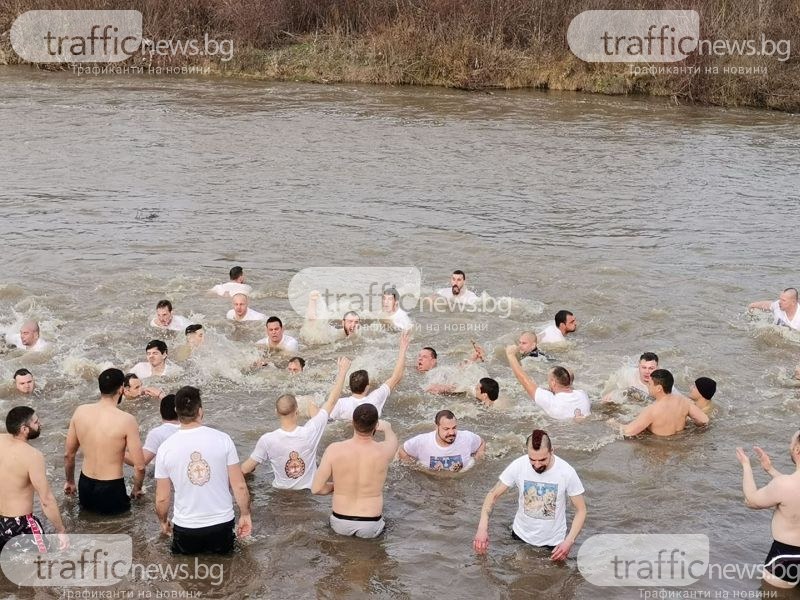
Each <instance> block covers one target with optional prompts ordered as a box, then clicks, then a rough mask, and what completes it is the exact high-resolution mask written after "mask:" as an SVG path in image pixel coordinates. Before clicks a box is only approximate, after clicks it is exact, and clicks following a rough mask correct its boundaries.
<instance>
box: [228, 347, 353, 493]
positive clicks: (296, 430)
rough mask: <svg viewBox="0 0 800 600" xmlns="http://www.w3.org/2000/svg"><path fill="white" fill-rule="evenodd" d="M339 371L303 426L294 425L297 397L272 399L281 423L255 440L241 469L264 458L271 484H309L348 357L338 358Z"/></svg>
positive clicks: (284, 486) (292, 487) (249, 470)
mask: <svg viewBox="0 0 800 600" xmlns="http://www.w3.org/2000/svg"><path fill="white" fill-rule="evenodd" d="M338 366H339V372H338V374H337V376H336V381H335V382H334V384H333V388H332V389H331V392H330V394H329V395H328V399H327V400H326V401H325V404H323V405H322V407H321V408H320V409H319V410H317V409H316V406H314V407H312V410H313V411H315V412H316V414H315V415H313V416H312V417H311V419H309V420H308V422H307V423H306V424H305V425H302V426H300V425H298V424H297V416H298V415H297V399H296V398H295V397H294V396H293V395H291V394H284V395H282V396H281V397H280V398H278V400H277V402H275V410H276V411H277V413H278V418H279V419H280V423H281V426H280V428H279V429H276V430H275V431H271V432H270V433H265V434H264V435H263V436H261V438H260V439H259V440H258V442H257V443H256V448H255V450H253V453H252V454H251V455H250V458H248V459H247V460H245V461H244V462H243V463H242V472H243V473H244V474H245V475H247V474H249V473H252V472H253V471H254V470H255V468H256V467H257V466H258V465H260V464H261V463H263V462H265V461H269V462H270V464H271V465H272V470H273V471H274V473H275V478H274V479H273V481H272V487H276V488H280V489H284V490H304V489H309V488H310V487H311V481H312V480H313V479H314V473H315V472H316V470H317V447H318V446H319V442H320V440H321V439H322V434H323V433H324V432H325V426H326V425H327V424H328V415H329V414H330V413H331V411H332V410H333V407H334V406H336V402H337V401H338V400H339V396H341V395H342V388H343V387H344V378H345V377H346V376H347V370H348V369H349V368H350V359H349V358H345V357H341V358H339V363H338ZM312 405H313V402H312Z"/></svg>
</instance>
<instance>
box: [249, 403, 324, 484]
mask: <svg viewBox="0 0 800 600" xmlns="http://www.w3.org/2000/svg"><path fill="white" fill-rule="evenodd" d="M327 424H328V412H327V411H326V410H324V409H322V410H320V411H319V412H318V413H317V414H316V415H314V416H313V417H311V418H310V419H309V420H308V422H306V424H305V425H303V426H301V427H296V428H295V429H294V430H293V431H286V430H285V429H276V430H275V431H270V432H269V433H265V434H264V435H262V436H261V438H259V440H258V442H257V443H256V448H255V450H253V453H252V454H251V455H250V458H252V459H253V460H254V461H256V462H257V463H258V464H261V463H263V462H265V461H269V462H270V464H271V465H272V470H273V471H275V479H273V480H272V486H273V487H276V488H280V489H282V490H304V489H310V488H311V482H312V481H313V479H314V473H315V472H316V470H317V446H319V441H320V440H321V439H322V434H323V433H324V432H325V426H326V425H327Z"/></svg>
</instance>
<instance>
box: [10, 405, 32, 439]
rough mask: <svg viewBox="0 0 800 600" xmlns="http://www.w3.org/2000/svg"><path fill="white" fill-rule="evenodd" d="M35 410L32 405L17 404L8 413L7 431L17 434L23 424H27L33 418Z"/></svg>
mask: <svg viewBox="0 0 800 600" xmlns="http://www.w3.org/2000/svg"><path fill="white" fill-rule="evenodd" d="M34 413H36V411H35V410H33V409H32V408H31V407H30V406H15V407H14V408H12V409H11V410H10V411H8V415H6V431H8V433H10V434H11V435H17V434H18V433H19V430H20V429H22V426H23V425H27V424H28V421H30V420H31V418H32V417H33V415H34Z"/></svg>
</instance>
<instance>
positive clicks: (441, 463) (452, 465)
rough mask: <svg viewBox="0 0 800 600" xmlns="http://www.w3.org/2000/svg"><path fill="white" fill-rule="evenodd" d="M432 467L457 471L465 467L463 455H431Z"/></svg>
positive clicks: (437, 469)
mask: <svg viewBox="0 0 800 600" xmlns="http://www.w3.org/2000/svg"><path fill="white" fill-rule="evenodd" d="M429 466H430V469H431V470H433V471H452V472H453V473H457V472H458V471H460V470H461V469H463V468H464V461H462V460H461V455H460V454H459V455H458V456H431V460H430V465H429Z"/></svg>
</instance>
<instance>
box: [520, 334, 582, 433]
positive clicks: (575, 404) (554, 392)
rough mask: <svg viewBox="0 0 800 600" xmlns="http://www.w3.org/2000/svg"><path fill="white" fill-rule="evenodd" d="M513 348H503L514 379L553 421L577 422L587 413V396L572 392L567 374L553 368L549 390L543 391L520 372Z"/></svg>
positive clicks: (549, 380) (549, 375)
mask: <svg viewBox="0 0 800 600" xmlns="http://www.w3.org/2000/svg"><path fill="white" fill-rule="evenodd" d="M517 352H518V348H517V346H516V345H511V346H506V358H507V359H508V364H509V365H510V366H511V370H512V371H513V372H514V376H515V377H516V378H517V381H519V383H520V385H522V387H523V388H524V389H525V391H526V392H527V393H528V395H529V396H530V397H531V398H532V399H533V401H534V402H536V404H538V405H539V406H540V407H541V408H542V410H544V412H545V413H547V415H548V416H549V417H551V418H553V419H561V420H563V419H577V418H582V417H586V416H587V415H588V414H589V413H590V412H591V402H590V401H589V396H587V395H586V392H584V391H583V390H573V389H572V381H573V379H574V377H573V376H572V373H570V372H569V370H567V369H565V368H564V367H561V366H557V367H553V368H552V369H550V371H549V373H548V374H547V384H548V386H550V389H544V388H543V387H541V386H539V384H537V383H536V381H534V379H533V377H531V376H530V375H528V373H526V372H525V370H524V369H523V368H522V365H521V364H520V362H519V359H518V358H517Z"/></svg>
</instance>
